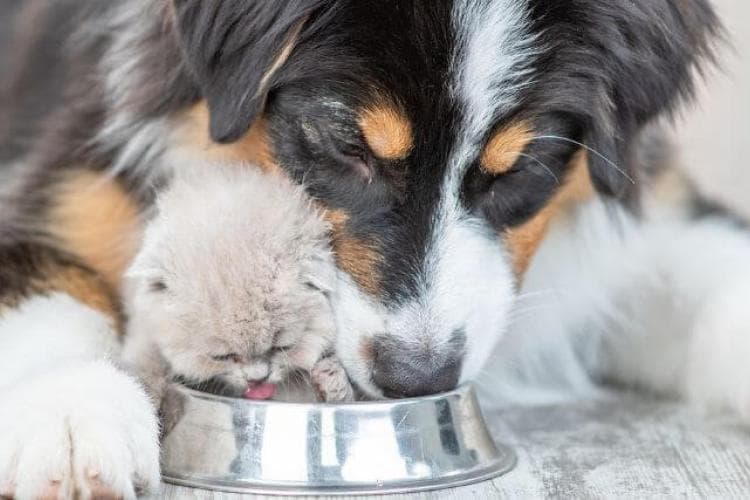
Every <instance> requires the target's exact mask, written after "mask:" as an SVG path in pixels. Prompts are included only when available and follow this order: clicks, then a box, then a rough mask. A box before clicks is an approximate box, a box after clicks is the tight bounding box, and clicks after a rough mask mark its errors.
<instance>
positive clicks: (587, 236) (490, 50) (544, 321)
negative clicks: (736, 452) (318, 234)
mask: <svg viewBox="0 0 750 500" xmlns="http://www.w3.org/2000/svg"><path fill="white" fill-rule="evenodd" d="M2 22H3V23H10V22H11V20H9V19H8V20H4V21H2ZM14 22H15V24H14V26H15V27H16V28H15V32H16V33H17V34H18V36H19V37H20V38H24V39H23V40H21V41H19V42H18V43H17V44H16V45H10V47H12V48H13V54H11V56H12V57H6V58H4V59H3V60H4V65H5V66H6V67H9V68H12V69H13V71H12V76H13V78H11V79H9V80H8V81H7V82H2V83H0V85H2V88H3V89H4V98H3V100H2V101H1V102H2V105H3V108H4V111H3V114H4V115H5V116H6V117H9V118H10V119H9V120H8V121H7V122H6V123H5V124H2V123H0V130H4V131H5V132H4V133H2V134H1V135H2V139H1V140H2V141H3V142H2V143H0V158H2V159H4V160H6V161H8V162H10V161H13V163H14V164H15V165H19V166H18V168H17V169H14V174H13V175H11V176H10V179H11V180H12V182H10V183H9V187H8V188H5V189H4V191H7V192H5V193H4V195H3V201H2V202H1V203H3V209H2V210H3V214H4V215H3V220H2V221H0V307H1V308H2V309H0V310H2V313H1V314H2V316H0V343H1V344H0V345H2V346H5V347H3V348H2V349H0V362H2V365H0V366H2V367H3V368H2V372H1V373H0V375H2V377H1V378H0V379H1V380H2V381H3V382H0V383H4V384H6V385H5V386H6V387H10V389H5V390H6V391H8V393H9V394H8V395H5V396H4V399H5V401H8V402H11V403H12V404H6V405H5V406H4V409H3V410H2V411H0V425H2V427H3V429H4V431H5V432H3V433H2V437H0V488H3V485H4V487H5V488H6V489H8V490H9V491H15V492H16V494H17V495H18V496H19V497H21V498H25V497H26V496H34V495H36V494H38V493H39V492H44V491H50V490H51V491H53V492H64V493H70V492H74V491H75V492H78V493H79V494H80V495H82V496H86V495H89V494H92V492H98V491H100V490H102V491H105V492H109V493H111V494H113V495H115V496H122V497H125V498H129V497H132V496H134V495H135V494H136V492H137V491H152V490H153V489H154V488H156V487H157V484H158V461H157V459H158V447H157V445H156V444H155V440H156V436H157V432H156V430H155V428H154V427H155V424H154V416H153V409H152V408H151V407H150V406H149V404H148V401H147V399H146V398H145V397H144V395H143V394H142V391H139V390H138V387H137V386H134V384H132V383H131V381H130V380H129V379H127V377H126V376H125V375H124V374H123V373H122V372H121V371H120V370H118V369H117V367H116V364H117V361H116V359H117V356H118V353H117V349H118V335H119V332H121V330H122V325H123V323H124V322H125V320H126V318H124V316H123V314H122V312H121V308H120V303H119V297H118V291H119V286H120V281H121V277H122V273H123V270H124V269H125V268H126V267H127V265H128V263H129V261H130V259H131V258H132V256H133V255H134V253H135V252H136V251H137V246H138V241H139V238H140V231H141V225H142V224H141V218H142V214H144V213H145V212H147V211H148V209H149V206H150V205H151V203H152V200H153V198H154V193H155V192H157V191H158V189H159V186H161V185H163V184H164V182H165V181H166V180H167V179H168V178H169V177H170V176H171V175H172V174H171V173H172V172H173V169H174V168H176V166H177V165H184V164H185V163H186V162H191V161H192V162H195V161H196V159H199V160H200V161H201V162H202V163H210V162H220V163H232V162H248V163H254V164H257V165H260V167H261V168H262V169H263V170H264V171H266V172H268V173H271V174H276V175H283V176H287V177H288V178H290V179H291V180H293V181H294V182H303V181H304V184H305V186H306V189H307V191H308V193H309V194H310V195H311V196H312V197H313V198H314V199H315V200H316V203H317V204H318V205H319V206H320V207H321V210H324V211H325V213H326V217H327V219H328V221H329V223H330V224H331V225H332V227H333V249H334V252H335V255H336V260H337V267H338V269H339V277H338V278H337V279H338V282H339V283H338V286H337V289H338V290H339V291H338V292H337V294H336V296H335V297H333V298H332V300H333V302H334V304H335V310H336V323H337V328H338V331H339V335H338V338H339V340H338V344H337V346H336V348H337V353H338V355H339V357H340V358H341V360H342V362H343V364H344V366H345V367H346V369H347V372H348V374H349V376H350V378H351V379H352V381H353V383H354V384H355V385H356V387H357V388H358V390H359V391H361V392H362V393H363V394H365V395H367V396H369V397H371V398H383V397H406V396H420V395H426V394H432V393H437V392H440V391H445V390H449V389H451V388H453V387H455V386H456V385H457V384H459V383H462V382H464V381H469V380H474V381H477V382H478V383H479V385H480V388H482V390H483V395H484V398H485V400H486V401H488V404H493V403H498V402H502V401H508V400H516V401H527V402H532V401H549V400H550V399H551V398H552V397H556V395H558V394H579V395H584V396H591V395H592V394H594V393H595V392H596V391H597V388H598V382H599V381H600V380H604V379H606V380H613V381H616V382H620V383H625V384H633V385H637V386H639V387H642V388H644V389H647V390H653V391H658V392H665V393H673V394H677V395H679V396H681V397H683V398H685V399H686V400H689V401H691V402H694V403H696V404H697V405H699V406H700V407H701V408H729V409H731V410H733V411H736V412H739V413H740V414H742V415H743V416H744V417H745V418H748V417H750V398H748V396H749V395H750V391H748V390H746V389H744V386H742V384H739V385H738V384H737V381H738V380H745V379H747V374H746V373H745V368H744V363H743V361H742V360H743V359H744V357H743V356H742V355H741V353H744V352H746V351H747V349H748V346H749V345H750V343H748V341H747V340H746V338H745V336H743V329H742V328H741V327H738V326H736V325H744V324H747V322H746V320H750V318H747V317H746V316H747V314H745V313H744V309H745V308H744V307H743V304H742V297H743V293H742V292H743V291H744V290H745V289H746V288H748V286H747V283H750V281H748V280H747V279H746V278H747V277H748V272H747V271H748V269H747V267H748V266H747V264H746V262H748V260H750V259H748V258H747V257H748V255H750V243H749V241H748V238H747V235H746V233H745V231H744V230H743V229H742V228H741V227H740V225H738V224H736V222H735V221H732V220H731V218H730V217H728V216H727V215H726V214H723V213H721V211H716V210H709V211H707V210H703V208H705V207H706V206H708V204H707V203H703V201H702V199H701V198H700V197H699V196H698V195H697V194H696V193H695V192H694V190H692V189H691V188H690V186H689V185H687V184H686V183H684V182H681V181H680V180H679V176H678V175H677V174H676V173H675V171H674V169H672V168H670V162H669V161H668V160H667V159H664V158H661V157H660V156H659V155H655V154H652V151H653V150H652V148H651V147H650V146H649V143H650V142H657V141H655V139H654V138H653V137H654V136H653V134H652V130H653V127H654V124H658V122H659V121H660V120H661V119H663V118H665V117H669V116H670V115H671V114H672V113H673V112H674V111H675V110H676V109H678V106H679V105H680V104H681V103H682V102H684V101H686V100H687V99H689V98H690V97H691V95H692V91H693V87H694V80H695V77H696V74H697V73H700V71H702V70H705V69H706V68H707V67H708V66H710V64H711V63H712V62H713V59H714V53H715V48H716V45H717V43H718V42H719V41H720V40H721V39H722V36H723V35H722V29H721V26H720V23H719V21H718V19H717V18H716V15H715V13H714V11H713V9H712V7H711V5H710V4H709V2H708V1H707V0H686V1H682V2H670V1H668V0H632V1H629V2H600V1H596V0H561V1H556V2H545V1H540V0H444V1H443V0H441V1H439V2H435V1H428V0H398V1H395V0H394V1H380V0H379V1H362V0H356V1H355V0H337V1H335V0H296V1H289V2H259V1H253V0H237V1H232V2H204V1H200V0H123V1H121V2H116V3H109V2H94V1H90V0H81V1H75V2H74V1H71V0H64V1H61V2H56V3H54V4H49V3H48V2H44V1H43V0H28V1H27V2H26V5H25V6H24V8H23V9H22V10H21V12H20V14H19V15H18V16H16V19H15V20H14ZM31 26H33V27H34V29H30V27H31ZM8 29H10V28H8ZM30 33H36V34H37V35H36V36H33V35H30ZM6 50H7V47H6ZM665 200H666V201H665ZM196 203H200V200H196ZM6 214H7V215H6ZM728 278H731V279H728ZM67 317H70V318H75V321H72V320H71V321H68V322H63V321H62V320H61V319H60V318H67ZM730 345H731V346H736V348H733V349H729V346H730ZM40 349H46V350H47V351H45V352H46V354H45V355H44V356H40V355H39V353H40V352H41V351H40ZM730 351H731V352H730ZM7 353H12V355H8V354H7ZM107 356H109V359H110V361H103V360H102V359H103V358H105V357H107ZM6 358H7V359H6ZM11 381H12V382H11ZM0 387H2V386H0ZM113 387H117V388H118V391H119V393H118V400H122V401H127V402H128V404H127V405H126V407H125V408H126V410H123V411H120V409H119V408H118V409H115V408H111V407H110V406H111V405H110V394H111V392H110V391H111V388H113ZM41 388H44V389H46V391H47V392H52V393H54V394H55V395H56V397H55V398H49V399H46V398H41V397H38V396H39V394H41V392H39V393H37V392H35V391H36V390H39V391H41ZM53 403H54V404H55V405H56V406H54V407H51V406H50V405H51V404H53ZM50 408H54V411H53V410H51V409H50ZM30 413H33V414H34V415H36V416H35V418H36V419H38V420H39V422H36V424H37V425H36V426H32V427H29V426H27V423H28V419H27V417H26V415H27V414H30ZM130 422H138V424H137V425H136V424H135V423H132V424H131V423H130ZM113 425H114V426H115V427H113ZM39 428H45V429H50V430H49V435H48V436H47V435H45V438H44V439H37V440H35V441H33V444H29V441H26V442H25V444H26V445H25V446H21V445H20V444H19V443H21V442H24V441H23V436H24V435H26V434H28V433H29V432H32V431H37V430H38V429H39ZM112 428H115V429H120V430H121V432H120V431H118V432H120V436H119V437H120V438H121V439H120V440H119V441H113V442H110V441H111V439H110V438H109V437H108V436H110V435H111V434H112V432H111V429H112ZM95 445H100V446H95ZM59 446H66V447H68V448H69V449H72V450H78V449H79V448H82V449H85V450H87V451H86V452H85V453H84V452H81V453H79V452H77V451H76V453H71V454H70V456H71V457H74V458H71V459H69V460H72V461H73V463H68V462H66V461H65V459H60V460H58V458H52V457H53V455H52V454H51V453H50V452H51V451H52V450H55V449H57V448H58V447H59ZM66 449H67V448H66ZM134 450H138V454H137V455H136V454H135V453H134ZM66 456H67V455H66ZM123 457H124V458H123ZM54 460H58V461H57V462H54ZM0 491H2V490H0Z"/></svg>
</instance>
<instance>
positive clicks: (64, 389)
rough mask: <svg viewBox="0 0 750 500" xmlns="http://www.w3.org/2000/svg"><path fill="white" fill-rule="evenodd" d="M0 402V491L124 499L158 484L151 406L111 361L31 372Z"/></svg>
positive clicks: (5, 391) (155, 430) (3, 393)
mask: <svg viewBox="0 0 750 500" xmlns="http://www.w3.org/2000/svg"><path fill="white" fill-rule="evenodd" d="M0 399H1V400H2V404H1V405H0V430H1V431H0V496H2V495H6V496H9V497H15V498H17V499H19V500H25V499H36V498H45V499H46V498H61V499H62V498H82V499H85V498H120V499H125V500H128V499H134V498H136V495H138V494H140V493H152V492H154V491H156V489H157V488H158V485H159V445H158V425H157V420H156V415H155V412H154V409H153V408H152V405H151V403H150V401H149V400H148V398H147V397H146V395H145V393H144V391H143V389H142V388H141V387H140V386H139V385H138V384H137V383H136V382H135V381H134V380H133V379H131V378H130V377H129V376H127V375H125V374H124V373H122V372H121V371H119V370H118V369H116V368H115V367H113V366H112V365H111V364H109V363H107V362H103V361H99V362H87V363H80V364H78V365H76V366H68V367H66V368H65V370H60V371H56V372H54V373H45V374H41V375H37V376H36V377H34V378H33V379H30V380H26V381H24V382H23V383H21V384H19V385H18V386H16V387H13V388H10V389H3V391H1V393H0Z"/></svg>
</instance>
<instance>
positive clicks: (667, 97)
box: [573, 0, 722, 198]
mask: <svg viewBox="0 0 750 500" xmlns="http://www.w3.org/2000/svg"><path fill="white" fill-rule="evenodd" d="M585 5H586V6H587V12H586V16H585V19H587V21H582V23H583V24H584V25H585V26H586V28H585V30H586V35H585V36H587V37H588V38H589V42H588V43H587V44H586V45H587V47H588V48H587V49H578V50H579V53H578V56H577V58H578V60H579V61H584V60H585V61H587V62H586V63H585V64H586V66H587V68H588V69H587V71H588V78H589V79H590V80H593V81H594V88H595V89H596V90H594V92H593V95H588V96H587V99H588V103H587V107H588V109H589V110H590V112H591V113H592V116H591V118H592V122H593V123H592V124H591V126H590V128H589V129H588V133H587V135H586V137H584V142H585V143H586V145H587V146H589V147H590V148H592V149H593V150H595V151H596V153H592V154H589V155H588V160H589V166H590V172H591V179H592V181H593V183H594V185H595V186H596V188H597V189H598V190H599V191H600V192H601V193H603V194H605V195H609V196H613V197H616V198H627V196H628V194H630V193H631V192H633V191H634V189H635V186H634V180H637V176H638V173H637V172H635V171H633V170H632V169H633V168H634V167H633V166H632V163H633V162H632V158H631V154H632V152H631V151H630V147H631V145H632V144H633V142H634V140H635V137H636V135H637V134H638V133H639V132H640V130H641V129H642V127H643V126H644V125H646V124H647V123H648V122H650V121H652V120H653V119H654V118H656V117H657V116H659V115H669V114H671V113H672V112H673V111H674V109H675V107H676V106H677V105H678V103H679V102H680V100H681V98H689V97H691V96H692V94H693V90H694V80H695V78H696V76H697V75H696V73H698V74H700V72H701V70H702V68H703V63H704V62H712V61H713V49H714V45H715V41H716V40H717V38H720V36H721V34H722V29H721V26H720V23H719V21H718V18H717V16H716V14H715V12H714V10H713V8H712V7H711V5H710V3H709V2H708V0H679V1H671V0H628V1H627V2H624V1H614V2H586V4H585ZM575 50H576V48H575V47H574V48H573V51H575ZM582 51H583V52H582Z"/></svg>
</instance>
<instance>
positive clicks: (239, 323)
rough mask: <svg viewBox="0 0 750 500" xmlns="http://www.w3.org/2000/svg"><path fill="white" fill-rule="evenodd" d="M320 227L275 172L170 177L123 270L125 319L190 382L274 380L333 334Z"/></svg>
mask: <svg viewBox="0 0 750 500" xmlns="http://www.w3.org/2000/svg"><path fill="white" fill-rule="evenodd" d="M328 230H329V229H328V226H327V225H326V223H325V222H323V221H322V219H321V218H320V217H319V215H318V214H317V213H316V211H315V209H314V208H313V207H312V206H311V204H310V202H309V200H308V199H307V198H306V197H305V195H304V194H303V192H302V191H301V189H299V188H296V187H293V186H291V185H290V184H289V183H288V182H287V181H285V180H283V179H278V178H275V177H271V176H268V175H264V174H261V173H258V172H256V171H254V170H252V169H251V167H235V168H222V169H217V168H216V167H213V166H210V167H209V166H206V167H204V168H203V169H199V170H195V171H190V172H188V173H184V172H183V173H178V175H177V176H176V178H175V179H173V181H172V184H171V185H170V187H169V188H168V189H167V190H166V191H164V192H163V193H161V194H160V195H159V197H158V201H157V214H156V216H155V217H154V219H153V220H152V221H150V222H149V224H148V226H147V228H146V232H145V235H144V241H143V245H142V248H141V251H140V253H139V254H138V256H137V257H136V259H135V261H134V263H133V265H132V266H131V268H130V270H129V272H128V277H129V278H130V280H129V294H130V300H129V303H130V308H131V310H130V315H131V321H132V323H133V324H134V325H137V328H145V329H147V330H148V332H147V333H148V335H149V336H150V337H151V338H152V339H153V340H154V341H155V343H156V345H157V346H158V347H159V348H160V350H161V352H162V355H163V356H164V358H165V359H166V360H167V361H168V363H169V364H170V367H171V370H172V372H173V373H174V374H175V375H178V376H181V377H182V378H184V379H187V380H188V381H190V382H193V383H201V382H207V381H217V382H221V385H223V386H224V388H229V390H230V392H231V393H233V394H235V395H240V394H242V393H243V391H245V390H246V389H247V388H248V387H251V386H253V385H254V384H258V383H261V382H270V383H280V382H283V381H285V380H286V378H287V377H288V375H289V373H290V371H291V370H293V369H295V368H309V367H310V366H311V363H313V362H314V361H315V359H310V356H311V355H312V354H313V353H317V354H319V353H320V351H321V350H323V349H326V348H327V347H328V346H329V345H330V343H331V342H332V340H333V337H334V332H333V328H334V326H333V322H332V315H331V310H330V305H329V300H328V294H329V293H330V292H331V290H332V287H333V284H334V277H335V271H334V269H335V268H334V264H333V261H332V258H331V255H330V250H329V245H328ZM316 357H317V355H316Z"/></svg>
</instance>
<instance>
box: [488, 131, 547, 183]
mask: <svg viewBox="0 0 750 500" xmlns="http://www.w3.org/2000/svg"><path fill="white" fill-rule="evenodd" d="M533 138H534V134H533V129H532V128H531V125H530V124H529V123H528V122H526V121H520V122H516V123H511V124H510V125H507V126H505V127H503V128H501V129H500V130H498V131H497V132H495V134H494V135H493V136H492V137H491V138H490V140H489V141H488V142H487V145H486V146H485V147H484V150H483V151H482V156H481V157H480V159H479V164H480V165H481V167H482V169H483V170H484V171H485V172H487V173H488V174H492V175H500V174H504V173H506V172H508V171H509V170H510V169H511V168H512V167H513V165H515V163H516V161H517V160H518V157H519V156H521V154H522V153H523V150H524V149H525V148H526V146H527V145H528V144H529V143H530V142H531V141H532V140H533Z"/></svg>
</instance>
